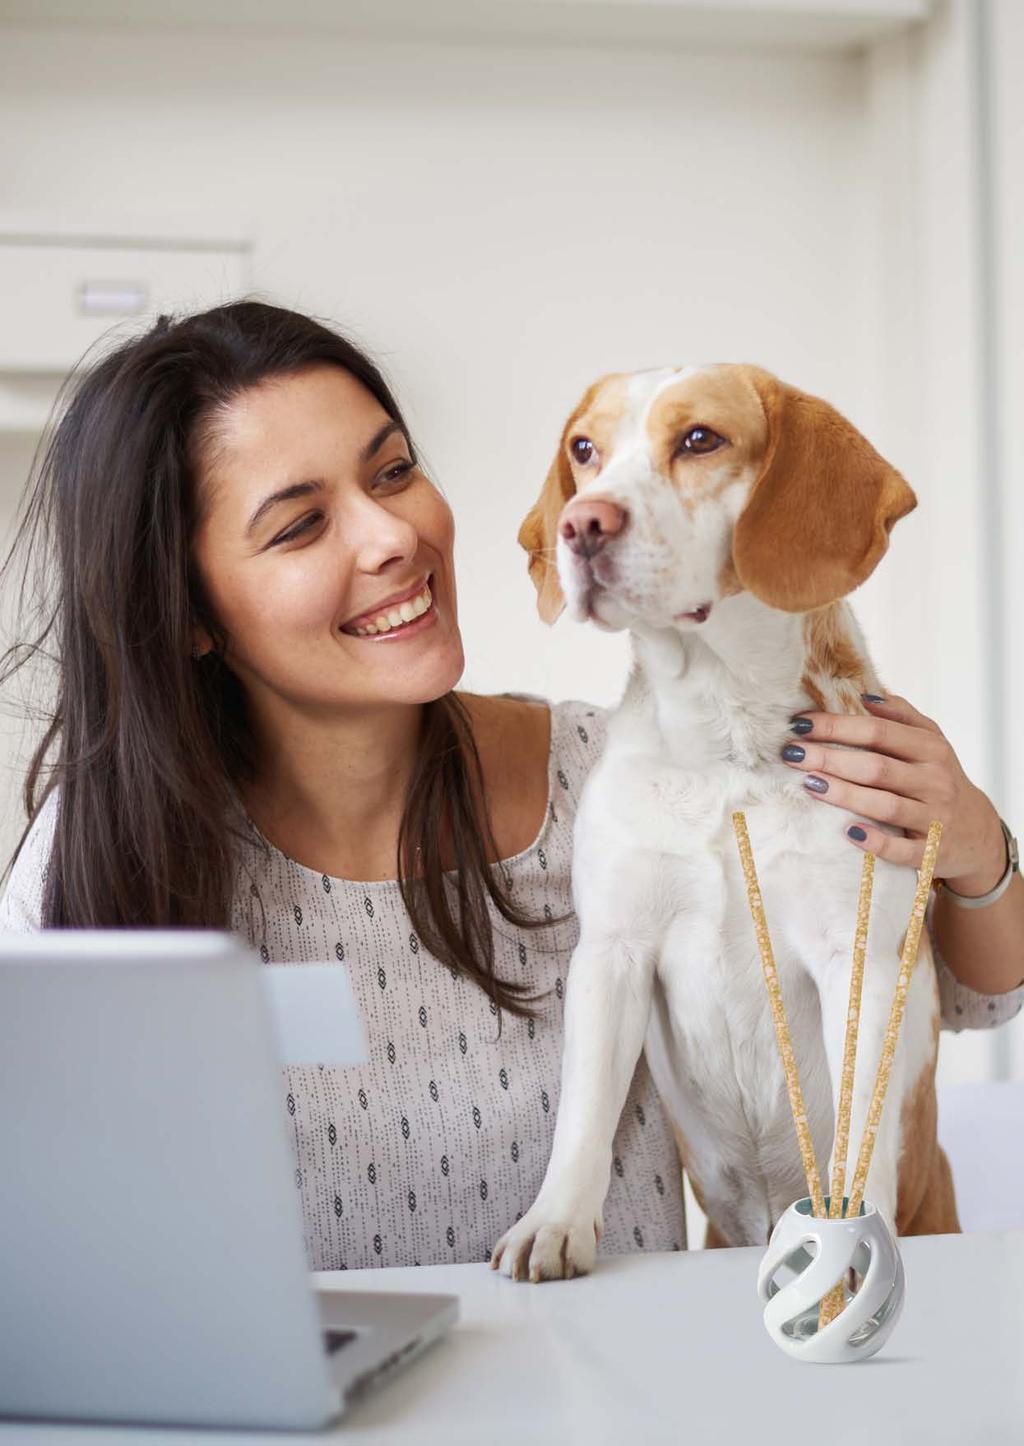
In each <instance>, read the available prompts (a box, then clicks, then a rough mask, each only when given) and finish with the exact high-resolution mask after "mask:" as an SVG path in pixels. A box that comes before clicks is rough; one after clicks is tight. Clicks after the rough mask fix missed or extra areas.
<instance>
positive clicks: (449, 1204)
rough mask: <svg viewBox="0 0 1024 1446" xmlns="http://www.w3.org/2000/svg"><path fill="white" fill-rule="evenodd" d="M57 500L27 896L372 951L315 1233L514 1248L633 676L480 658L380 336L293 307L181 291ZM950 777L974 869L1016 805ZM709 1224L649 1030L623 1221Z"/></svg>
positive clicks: (82, 396)
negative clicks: (663, 1091) (51, 657)
mask: <svg viewBox="0 0 1024 1446" xmlns="http://www.w3.org/2000/svg"><path fill="white" fill-rule="evenodd" d="M24 530H25V538H24V540H25V541H26V542H27V543H28V545H29V546H30V547H31V546H34V545H38V544H39V543H41V541H42V540H43V536H44V535H45V534H49V536H50V538H51V540H52V542H53V543H54V544H55V547H56V558H57V564H56V588H57V591H56V596H55V597H54V599H53V602H52V612H51V613H50V615H49V616H48V617H46V618H44V630H43V637H44V638H45V637H46V636H48V635H49V634H51V633H52V634H53V635H54V637H55V639H56V642H57V648H58V667H59V673H58V688H57V701H56V707H55V711H54V715H53V720H52V723H51V725H50V727H49V729H48V731H47V734H46V737H45V738H44V740H43V743H42V745H41V747H40V749H39V751H38V753H37V754H36V756H35V759H34V760H33V764H32V766H31V769H30V771H29V777H28V782H27V787H26V804H27V810H28V813H29V820H30V822H29V827H28V829H27V830H26V836H25V838H24V839H23V843H22V847H21V849H20V852H19V853H18V855H17V856H16V862H15V864H14V868H13V872H12V875H11V879H10V884H9V888H8V892H7V895H6V897H5V900H4V904H3V909H4V913H3V914H2V915H0V924H6V926H7V927H24V928H34V927H39V926H43V927H54V926H58V927H67V926H78V927H81V926H104V925H106V926H111V925H135V926H142V925H192V926H196V925H200V926H203V925H205V926H211V927H214V926H216V927H225V926H229V927H232V928H234V929H235V930H237V931H238V932H240V933H242V934H243V935H245V936H246V937H247V938H248V939H249V940H250V941H251V942H252V943H253V944H254V945H255V946H256V947H257V948H259V950H260V952H261V954H262V957H263V958H264V960H269V959H277V960H286V961H289V960H314V959H325V958H331V959H338V960H343V961H345V962H346V964H347V965H348V966H349V969H350V973H351V977H352V981H353V985H354V988H355V990H356V994H357V997H358V999H359V1003H360V1007H361V1009H362V1011H363V1015H364V1018H365V1020H366V1022H367V1029H368V1033H369V1040H370V1058H369V1062H368V1063H367V1065H365V1066H364V1067H362V1068H360V1069H356V1070H352V1071H344V1072H336V1071H331V1070H317V1069H289V1070H286V1071H285V1072H284V1086H283V1087H284V1091H285V1096H286V1103H287V1108H288V1112H289V1115H290V1117H291V1121H292V1127H293V1130H294V1139H295V1150H296V1184H297V1186H298V1189H299V1191H300V1193H301V1197H302V1206H303V1211H304V1218H305V1224H306V1241H307V1249H308V1254H309V1259H310V1264H311V1265H312V1266H313V1267H315V1268H341V1267H357V1266H364V1265H371V1264H381V1265H400V1264H409V1263H414V1262H422V1263H426V1262H428V1261H439V1260H440V1261H457V1260H482V1259H485V1258H486V1257H487V1255H488V1253H489V1250H490V1247H491V1245H492V1244H493V1243H494V1241H495V1240H496V1239H497V1238H498V1236H499V1235H500V1234H501V1233H502V1232H503V1231H504V1230H505V1228H506V1227H507V1226H508V1224H509V1223H510V1221H512V1220H513V1219H515V1218H517V1215H518V1214H519V1213H521V1212H523V1211H525V1210H526V1209H527V1207H528V1206H529V1204H530V1203H531V1202H532V1200H533V1198H534V1195H535V1193H536V1190H537V1187H538V1186H539V1184H540V1181H541V1178H542V1175H543V1171H544V1166H545V1164H546V1161H547V1156H548V1152H549V1149H550V1144H551V1134H552V1129H553V1122H554V1113H555V1109H556V1105H557V1098H558V1078H559V1058H560V1028H561V998H562V993H563V981H564V977H565V971H566V967H567V965H568V961H569V956H570V954H571V952H572V948H573V945H574V943H575V939H576V925H575V921H574V919H573V917H572V913H571V896H570V891H569V873H570V859H571V833H572V821H573V816H574V810H575V805H576V801H577V798H578V796H579V791H580V788H581V787H582V784H583V781H584V778H585V776H586V773H587V770H588V768H589V766H590V765H591V763H592V762H593V760H594V759H595V758H596V756H597V753H598V751H599V749H600V745H601V739H602V733H603V718H602V715H601V711H600V710H599V709H596V708H593V707H589V706H588V705H585V704H577V703H565V704H560V705H557V706H555V707H554V708H552V709H548V708H547V707H546V706H544V705H543V704H542V703H537V702H531V701H530V700H528V699H525V698H521V697H516V696H514V695H505V696H503V697H499V698H484V697H475V696H472V695H465V694H463V695H459V694H456V693H455V692H453V689H454V686H455V684H456V682H457V681H458V678H459V677H460V675H461V673H462V669H463V654H462V645H461V641H460V637H459V631H458V624H457V616H456V592H455V580H454V577H453V573H452V546H453V524H452V517H451V513H450V511H449V509H448V507H447V504H446V503H445V501H444V499H443V497H442V496H441V494H440V493H439V491H438V490H437V489H436V487H435V486H434V485H433V484H432V483H431V482H430V480H429V479H428V478H427V477H426V476H425V474H424V473H423V472H422V470H421V469H420V467H419V466H418V464H417V461H416V454H415V451H414V449H413V446H412V442H411V439H410V437H409V434H408V431H407V429H406V427H405V425H404V423H403V421H402V417H401V413H400V412H399V410H398V407H397V405H396V403H395V401H394V399H393V397H392V396H391V394H390V392H389V391H388V388H387V386H386V385H385V383H384V381H383V380H382V378H381V376H380V374H379V373H378V372H377V370H376V368H375V367H374V366H373V365H372V363H371V362H369V361H368V360H367V358H366V357H365V356H363V355H362V354H361V353H360V352H359V351H357V350H356V349H355V348H354V347H352V346H351V345H350V344H349V343H347V342H345V341H344V340H342V339H341V338H340V337H338V336H336V335H335V334H334V333H332V332H330V331H328V330H326V329H325V328H323V327H321V326H319V325H318V324H317V323H315V322H313V321H310V320H309V319H307V318H305V317H302V316H298V315H296V314H294V313H291V312H287V311H283V310H280V309H277V308H274V307H270V306H266V305H263V304H259V303H255V302H241V303H237V304H234V305H231V306H225V307H220V308H217V309H215V310H213V311H210V312H207V313H205V314H203V315H199V316H195V317H192V318H187V319H185V320H183V321H180V322H178V323H175V324H169V323H168V322H167V321H166V320H164V319H161V322H160V323H159V324H158V325H157V326H156V327H155V328H154V329H153V330H152V331H151V332H149V333H148V334H147V335H145V336H143V337H142V338H140V339H138V340H135V341H132V342H129V343H128V344H127V345H125V346H123V347H122V348H121V349H120V350H118V351H117V352H115V353H114V354H113V355H111V356H109V357H107V358H106V359H105V360H103V361H101V362H100V363H99V364H98V365H97V366H96V367H95V368H94V369H93V370H92V371H91V372H90V373H89V374H88V375H87V376H86V377H85V378H84V380H83V381H82V383H81V385H80V386H79V388H78V390H77V392H76V393H75V395H74V397H73V400H72V401H71V404H70V407H69V409H68V410H67V412H66V415H65V417H64V419H63V421H62V422H61V424H60V426H59V428H58V429H57V432H56V434H55V437H54V440H53V442H52V444H51V447H50V449H49V452H48V454H47V456H46V458H45V460H44V464H43V467H42V469H41V472H40V476H39V481H38V484H37V487H36V490H35V493H34V496H33V499H32V502H31V505H30V509H29V512H28V514H27V518H26V522H25V524H24ZM19 656H20V655H19ZM15 661H16V660H15ZM901 707H905V708H906V713H905V717H906V720H907V721H906V722H904V723H903V724H902V725H901V726H903V727H907V728H911V729H915V730H916V731H920V732H922V733H924V732H927V731H928V727H929V725H926V724H924V723H923V722H921V723H918V721H917V719H916V717H911V716H910V714H911V712H912V710H909V705H897V707H896V708H895V709H894V710H893V711H892V716H893V717H898V716H901V715H900V708H901ZM779 731H780V748H781V747H782V746H783V745H784V743H785V738H784V734H785V732H786V720H783V719H780V730H779ZM51 753H52V754H54V755H55V756H54V759H53V768H52V772H50V771H48V770H47V769H46V768H45V767H44V765H45V763H46V760H47V758H48V757H49V755H50V754H51ZM818 771H819V772H820V771H821V770H820V769H819V770H818ZM44 778H45V782H43V780H44ZM929 781H930V783H933V784H934V787H935V789H936V790H939V789H940V786H941V791H942V798H941V802H942V804H943V809H944V812H943V816H944V817H948V819H949V825H948V828H949V832H948V835H947V837H946V838H945V839H944V849H946V848H948V851H949V852H948V857H949V859H950V861H951V865H952V867H951V876H952V877H953V879H954V880H955V881H959V883H960V884H961V885H963V887H964V889H965V891H967V892H970V890H969V889H967V887H966V884H965V883H964V879H965V878H966V879H967V882H968V883H969V882H970V878H969V877H968V876H969V875H971V871H972V870H973V871H974V872H975V873H977V875H978V878H979V879H980V877H981V873H982V872H983V871H985V870H988V869H989V868H990V863H991V857H992V849H991V839H990V834H991V833H992V830H991V828H990V827H989V825H990V824H991V823H992V820H993V819H994V818H995V815H994V810H992V808H991V805H990V804H988V801H987V800H984V799H983V798H982V796H981V795H980V794H978V792H977V790H973V789H972V788H971V785H970V784H969V783H967V780H966V779H964V778H963V775H962V774H961V773H960V771H959V768H958V766H957V765H956V762H955V759H954V758H953V757H952V754H950V756H949V758H948V759H947V760H946V762H945V766H944V767H943V768H942V769H940V770H936V771H935V776H934V778H932V777H931V774H929ZM954 784H955V785H956V787H957V788H958V789H959V790H960V795H961V798H962V799H963V800H965V801H967V802H969V803H970V804H971V805H972V807H971V808H967V807H962V808H961V807H953V806H951V805H950V806H947V800H946V793H947V791H948V789H949V788H950V787H952V786H953V785H954ZM838 792H839V790H838V788H837V790H836V792H835V793H834V794H833V797H836V795H837V794H838ZM936 802H937V803H938V802H939V797H938V792H937V793H936ZM857 807H858V809H860V805H859V804H858V805H857ZM861 811H865V810H861ZM961 817H962V818H963V819H964V822H963V824H962V825H961V824H960V822H959V820H960V819H961ZM995 829H996V831H997V832H998V833H999V838H1000V841H1002V834H1001V831H1000V830H999V826H998V821H996V822H995ZM867 844H868V846H877V845H878V840H876V839H872V838H869V839H868V840H867ZM879 851H884V850H881V849H880V850H879ZM908 861H909V860H908ZM1015 882H1016V883H1017V884H1019V880H1017V881H1015ZM954 886H956V883H954ZM987 887H988V884H987V883H983V888H987ZM981 891H982V889H979V890H978V892H981ZM1010 892H1012V891H1009V892H1008V894H1007V897H1009V896H1010ZM1019 893H1020V889H1019V888H1018V889H1017V890H1016V894H1015V895H1014V897H1013V898H1011V901H1010V904H1011V907H1016V908H1017V909H1018V910H1019V909H1021V907H1022V904H1021V900H1020V898H1019V897H1017V895H1019ZM1006 907H1007V906H1006V905H1005V904H1004V903H1002V901H1000V904H999V905H996V906H993V917H995V910H996V909H1001V910H1002V911H1003V914H1004V915H1005V911H1006ZM974 912H976V913H977V914H978V915H980V914H981V913H982V911H981V910H978V911H974ZM972 921H973V914H972ZM956 926H958V927H959V929H960V933H959V934H956V933H955V930H954V931H952V932H951V933H950V935H949V937H950V941H951V943H950V951H949V952H950V953H951V955H954V956H955V957H954V958H953V959H952V963H953V966H954V967H955V968H956V969H957V970H958V971H959V972H960V974H961V977H962V978H964V979H965V980H966V983H968V984H970V985H973V986H975V989H976V990H979V989H985V988H990V989H991V991H992V994H993V995H996V994H998V993H999V991H1000V990H1001V989H1005V988H1008V987H1009V983H1011V982H1012V983H1016V977H1014V978H1013V979H1012V980H1008V979H1005V971H1007V970H1010V971H1011V972H1012V971H1014V970H1016V974H1017V976H1019V975H1024V967H1018V965H1019V960H1018V961H1016V962H1013V961H1012V960H1009V959H1008V956H1009V955H1010V954H1011V953H1012V951H1011V949H1010V945H1009V942H1007V943H1006V947H1005V949H1004V950H1003V952H1002V954H1001V955H999V956H996V954H995V953H992V954H991V955H990V953H989V951H988V950H987V949H986V947H985V939H986V937H987V936H986V933H985V930H986V928H989V929H990V928H991V922H990V921H988V922H986V923H983V924H979V923H977V922H976V921H973V922H972V923H970V924H965V923H964V922H963V921H961V920H959V919H958V920H956ZM965 928H966V930H967V932H966V933H964V929H965ZM972 928H973V930H974V933H973V935H972V934H971V929H972ZM1022 933H1024V930H1020V929H1019V926H1018V936H1019V934H1022ZM940 945H941V941H940ZM1018 952H1019V951H1018ZM982 959H983V960H984V964H979V963H978V962H976V961H978V960H982ZM968 960H970V961H971V962H968ZM986 971H987V972H986ZM944 997H945V998H946V999H947V1001H948V1002H947V1006H946V1010H945V1012H946V1017H947V1022H950V1023H953V1022H959V1023H972V1022H975V1020H976V1018H977V1014H978V1011H979V1009H980V1011H981V1013H982V1015H983V1016H984V1017H985V1018H986V1020H987V1019H988V1018H992V1019H995V1018H1000V1019H1001V1018H1003V1017H1009V1015H1010V1013H1012V1012H1016V1008H1019V1006H1020V1000H1019V998H1014V997H1011V996H1007V997H1006V998H1005V999H1002V1000H1000V999H997V998H994V997H993V998H987V997H983V996H981V995H979V994H977V993H975V992H973V991H972V990H970V989H966V988H963V987H960V986H958V985H956V984H955V983H953V982H952V979H951V977H950V981H949V983H948V984H947V987H946V993H945V996H944ZM958 1009H959V1010H963V1011H965V1012H964V1014H963V1015H956V1014H955V1011H956V1010H958ZM968 1011H972V1012H970V1013H968ZM683 1240H684V1225H683V1214H682V1202H681V1196H680V1188H679V1172H678V1166H677V1163H676V1157H675V1154H674V1149H673V1145H672V1142H671V1138H670V1135H669V1132H668V1130H667V1128H666V1124H665V1121H664V1119H663V1117H662V1114H661V1112H660V1110H659V1108H658V1106H657V1102H656V1100H655V1098H654V1096H653V1093H652V1088H651V1084H650V1080H649V1077H648V1075H647V1072H646V1067H645V1066H644V1065H643V1063H641V1066H640V1068H639V1069H638V1072H637V1076H636V1078H635V1080H634V1083H633V1088H632V1090H631V1093H630V1096H629V1100H628V1102H627V1106H626V1109H625V1111H624V1113H623V1118H622V1121H621V1124H620V1128H619V1133H618V1136H617V1138H616V1145H615V1158H614V1167H613V1171H612V1181H611V1189H610V1192H609V1195H608V1200H607V1203H606V1207H605V1236H604V1241H603V1246H604V1248H605V1249H606V1250H610V1251H622V1250H629V1249H644V1248H648V1249H668V1248H678V1247H679V1246H681V1245H682V1243H683Z"/></svg>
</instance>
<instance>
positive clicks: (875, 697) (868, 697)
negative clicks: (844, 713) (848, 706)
mask: <svg viewBox="0 0 1024 1446" xmlns="http://www.w3.org/2000/svg"><path fill="white" fill-rule="evenodd" d="M860 696H861V697H862V698H863V699H864V702H865V703H884V702H885V699H884V698H883V697H882V695H881V693H862V694H861V695H860Z"/></svg>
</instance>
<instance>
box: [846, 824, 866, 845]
mask: <svg viewBox="0 0 1024 1446" xmlns="http://www.w3.org/2000/svg"><path fill="white" fill-rule="evenodd" d="M846 832H847V833H848V834H849V836H850V838H855V839H856V840H857V842H858V843H863V842H864V840H865V839H866V838H867V834H866V833H865V832H864V830H863V829H862V828H861V826H860V824H859V823H855V824H854V825H853V827H852V828H848V829H847V830H846Z"/></svg>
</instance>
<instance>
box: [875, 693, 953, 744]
mask: <svg viewBox="0 0 1024 1446" xmlns="http://www.w3.org/2000/svg"><path fill="white" fill-rule="evenodd" d="M861 697H862V698H863V700H864V705H865V707H867V708H870V709H871V712H872V715H874V716H876V717H885V718H892V719H893V720H894V721H895V722H897V723H913V724H914V725H915V726H916V727H918V728H927V729H928V731H929V732H930V733H939V734H941V733H942V729H941V728H940V727H939V725H938V724H937V723H936V722H935V720H934V718H929V717H928V716H927V714H925V713H921V712H919V711H918V709H917V708H915V707H914V705H913V703H910V702H908V701H907V699H906V698H901V697H900V695H899V694H898V693H887V694H886V696H885V697H884V698H883V699H882V701H881V702H880V703H879V702H876V701H875V699H874V698H873V697H872V696H871V694H870V693H862V694H861Z"/></svg>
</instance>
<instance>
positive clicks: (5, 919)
mask: <svg viewBox="0 0 1024 1446" xmlns="http://www.w3.org/2000/svg"><path fill="white" fill-rule="evenodd" d="M57 807H58V794H57V790H56V789H54V791H53V792H52V793H51V794H50V796H49V798H47V800H46V802H45V803H44V804H43V806H42V808H41V809H40V810H39V813H38V815H37V816H36V821H35V823H34V824H33V825H32V828H31V829H30V831H29V835H28V838H27V839H26V840H25V842H24V844H23V845H22V848H21V853H20V854H19V855H18V857H17V858H16V859H15V861H14V867H13V868H12V869H11V873H10V877H9V878H8V880H7V887H6V889H5V890H4V893H3V896H2V897H0V932H6V933H30V932H34V931H35V930H37V929H41V928H42V927H43V923H42V919H43V889H44V887H45V884H46V869H47V865H48V864H49V861H50V849H51V848H52V846H53V833H54V829H55V827H56V823H57Z"/></svg>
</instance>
